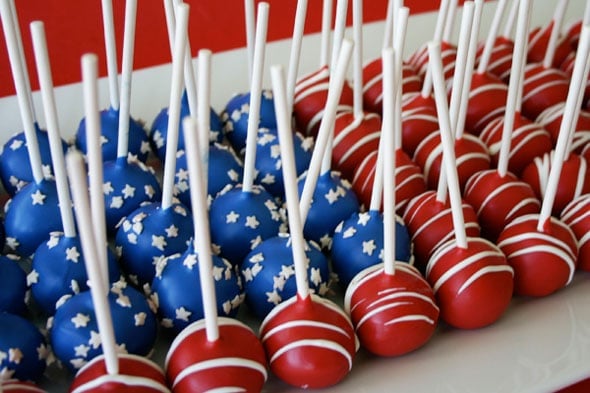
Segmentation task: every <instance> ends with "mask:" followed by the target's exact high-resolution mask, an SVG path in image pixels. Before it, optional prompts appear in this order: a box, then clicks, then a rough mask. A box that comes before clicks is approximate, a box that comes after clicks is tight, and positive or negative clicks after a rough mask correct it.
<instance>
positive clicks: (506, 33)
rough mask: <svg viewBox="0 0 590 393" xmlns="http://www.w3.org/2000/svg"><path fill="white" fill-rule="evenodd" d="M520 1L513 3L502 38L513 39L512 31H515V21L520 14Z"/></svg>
mask: <svg viewBox="0 0 590 393" xmlns="http://www.w3.org/2000/svg"><path fill="white" fill-rule="evenodd" d="M518 6H519V2H518V1H513V2H512V6H511V7H510V11H509V12H508V18H506V24H505V25H504V32H503V33H502V36H503V37H504V38H507V39H510V37H512V30H513V29H514V21H515V20H516V14H517V13H518Z"/></svg>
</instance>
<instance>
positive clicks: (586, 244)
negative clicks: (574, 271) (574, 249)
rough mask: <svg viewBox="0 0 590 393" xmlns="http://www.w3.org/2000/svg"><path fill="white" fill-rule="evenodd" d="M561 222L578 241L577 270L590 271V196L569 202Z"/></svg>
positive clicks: (562, 214)
mask: <svg viewBox="0 0 590 393" xmlns="http://www.w3.org/2000/svg"><path fill="white" fill-rule="evenodd" d="M561 220H562V221H563V222H564V223H565V224H566V225H568V226H569V227H570V229H571V230H572V231H573V232H574V235H576V239H577V240H578V269H580V270H583V271H590V236H588V234H589V233H590V194H586V195H581V196H579V197H578V198H576V199H574V200H573V201H571V202H570V203H569V204H568V205H567V206H566V207H565V208H564V209H563V211H562V212H561Z"/></svg>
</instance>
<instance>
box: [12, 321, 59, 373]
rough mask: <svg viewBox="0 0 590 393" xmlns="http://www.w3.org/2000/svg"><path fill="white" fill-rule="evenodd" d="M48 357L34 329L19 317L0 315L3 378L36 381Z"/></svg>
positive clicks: (41, 336)
mask: <svg viewBox="0 0 590 393" xmlns="http://www.w3.org/2000/svg"><path fill="white" fill-rule="evenodd" d="M49 353H50V351H49V349H48V348H47V344H46V343H45V339H44V338H43V335H42V334H41V332H39V329H37V328H36V327H35V325H33V324H32V323H31V322H29V321H27V320H26V319H24V318H23V317H20V316H18V315H13V314H9V313H0V370H1V371H2V373H3V374H4V375H3V377H4V378H7V379H9V378H15V379H19V380H22V381H35V380H38V379H39V378H40V377H41V376H42V375H43V372H44V371H45V367H46V359H47V356H48V355H49Z"/></svg>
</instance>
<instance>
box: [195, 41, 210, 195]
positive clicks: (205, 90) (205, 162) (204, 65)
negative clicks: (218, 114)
mask: <svg viewBox="0 0 590 393" xmlns="http://www.w3.org/2000/svg"><path fill="white" fill-rule="evenodd" d="M198 66H199V73H198V89H197V92H198V94H199V99H198V100H197V104H198V105H197V121H198V122H199V136H200V139H199V146H200V151H201V162H202V166H203V183H204V184H205V189H207V183H208V180H209V179H208V167H209V137H210V136H209V132H210V130H211V115H210V114H209V112H210V108H211V51H210V50H209V49H201V50H199V57H198Z"/></svg>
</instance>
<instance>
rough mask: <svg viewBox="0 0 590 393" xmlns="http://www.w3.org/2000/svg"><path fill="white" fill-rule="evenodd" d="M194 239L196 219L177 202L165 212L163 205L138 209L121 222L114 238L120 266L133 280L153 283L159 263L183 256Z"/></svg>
mask: <svg viewBox="0 0 590 393" xmlns="http://www.w3.org/2000/svg"><path fill="white" fill-rule="evenodd" d="M192 237H193V219H192V215H191V213H190V212H189V211H188V209H187V208H186V207H185V206H184V205H182V204H180V203H174V204H172V205H171V206H170V207H168V208H167V209H162V204H161V203H160V202H157V203H150V204H147V205H144V206H141V207H139V208H138V209H137V210H135V211H134V212H133V213H131V214H130V215H129V216H127V217H126V218H125V220H124V221H123V222H122V224H121V226H120V227H119V230H118V231H117V235H116V237H115V246H116V248H117V251H118V253H119V254H120V259H119V261H120V263H121V266H122V267H123V270H125V271H126V272H127V274H128V275H129V278H130V280H131V281H132V282H133V283H135V284H139V285H144V284H148V283H151V282H152V280H153V279H154V276H155V274H156V263H157V262H158V261H159V260H161V259H163V258H164V257H167V256H169V255H172V254H176V253H182V252H184V250H186V246H187V243H188V242H189V240H190V239H191V238H192Z"/></svg>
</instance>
